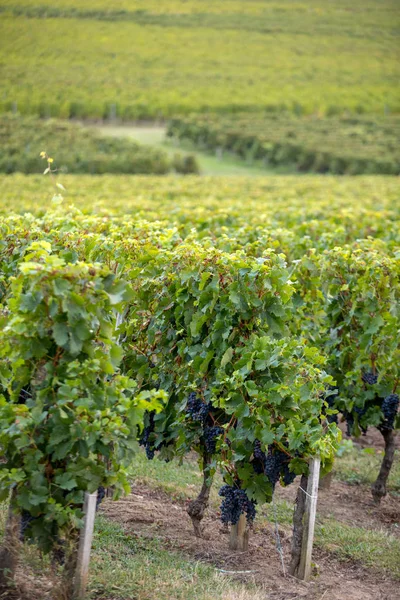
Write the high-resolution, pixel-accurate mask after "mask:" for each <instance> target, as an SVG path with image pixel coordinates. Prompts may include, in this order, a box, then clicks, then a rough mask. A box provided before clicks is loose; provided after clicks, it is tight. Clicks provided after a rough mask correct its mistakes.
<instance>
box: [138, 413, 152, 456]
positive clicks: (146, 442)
mask: <svg viewBox="0 0 400 600" xmlns="http://www.w3.org/2000/svg"><path fill="white" fill-rule="evenodd" d="M148 415H149V423H148V425H146V427H145V428H144V429H143V433H142V436H141V438H140V440H139V445H140V446H144V448H145V450H146V456H147V458H148V459H149V460H153V458H154V454H155V448H154V440H153V439H152V437H153V436H152V433H153V432H154V412H151V413H148Z"/></svg>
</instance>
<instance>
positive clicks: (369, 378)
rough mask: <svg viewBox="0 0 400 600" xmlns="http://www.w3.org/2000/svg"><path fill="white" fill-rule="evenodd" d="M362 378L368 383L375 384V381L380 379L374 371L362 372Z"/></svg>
mask: <svg viewBox="0 0 400 600" xmlns="http://www.w3.org/2000/svg"><path fill="white" fill-rule="evenodd" d="M361 379H362V380H363V382H364V383H367V384H368V385H375V383H376V382H377V381H378V375H376V374H375V373H373V372H372V371H363V372H362V374H361Z"/></svg>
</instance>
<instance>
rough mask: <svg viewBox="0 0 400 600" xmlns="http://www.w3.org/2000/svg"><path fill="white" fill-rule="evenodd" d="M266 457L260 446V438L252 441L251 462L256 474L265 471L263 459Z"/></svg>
mask: <svg viewBox="0 0 400 600" xmlns="http://www.w3.org/2000/svg"><path fill="white" fill-rule="evenodd" d="M266 459H267V457H266V456H265V452H263V450H262V448H261V442H260V440H255V442H254V451H253V459H252V461H251V464H252V466H253V469H254V471H255V472H256V473H257V475H262V474H263V473H264V472H265V461H266Z"/></svg>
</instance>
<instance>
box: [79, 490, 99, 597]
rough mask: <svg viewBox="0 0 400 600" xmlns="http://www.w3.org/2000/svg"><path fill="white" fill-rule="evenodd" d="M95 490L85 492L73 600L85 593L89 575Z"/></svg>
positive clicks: (83, 595)
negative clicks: (83, 516)
mask: <svg viewBox="0 0 400 600" xmlns="http://www.w3.org/2000/svg"><path fill="white" fill-rule="evenodd" d="M96 500H97V491H96V492H94V493H93V494H88V493H86V494H85V505H84V509H83V510H84V513H85V520H84V523H83V528H82V529H81V534H80V538H79V550H78V560H77V566H76V572H75V580H74V600H82V599H83V598H84V597H85V594H86V587H87V582H88V575H89V561H90V550H91V547H92V539H93V529H94V519H95V516H96Z"/></svg>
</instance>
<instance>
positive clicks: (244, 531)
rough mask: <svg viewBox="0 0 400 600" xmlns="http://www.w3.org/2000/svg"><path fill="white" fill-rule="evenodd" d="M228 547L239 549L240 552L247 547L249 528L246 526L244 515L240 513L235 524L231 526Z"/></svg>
mask: <svg viewBox="0 0 400 600" xmlns="http://www.w3.org/2000/svg"><path fill="white" fill-rule="evenodd" d="M229 548H230V549H231V550H241V551H242V552H244V551H246V550H248V548H249V530H248V528H247V521H246V515H243V514H242V515H240V517H239V521H238V522H237V523H236V525H232V526H231V537H230V539H229Z"/></svg>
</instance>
